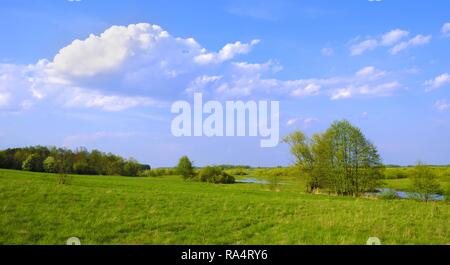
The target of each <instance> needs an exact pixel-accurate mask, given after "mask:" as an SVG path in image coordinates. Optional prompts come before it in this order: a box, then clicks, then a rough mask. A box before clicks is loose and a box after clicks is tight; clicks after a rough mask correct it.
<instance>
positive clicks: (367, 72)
mask: <svg viewBox="0 0 450 265" xmlns="http://www.w3.org/2000/svg"><path fill="white" fill-rule="evenodd" d="M385 75H386V72H385V71H380V70H377V69H376V68H375V67H373V66H367V67H364V68H362V69H361V70H359V71H358V72H356V76H357V77H359V78H368V79H370V80H376V79H379V78H381V77H383V76H385Z"/></svg>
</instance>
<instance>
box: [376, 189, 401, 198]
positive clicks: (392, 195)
mask: <svg viewBox="0 0 450 265" xmlns="http://www.w3.org/2000/svg"><path fill="white" fill-rule="evenodd" d="M380 198H381V199H384V200H395V199H400V196H398V194H397V192H395V191H394V190H387V191H384V192H383V193H381V196H380Z"/></svg>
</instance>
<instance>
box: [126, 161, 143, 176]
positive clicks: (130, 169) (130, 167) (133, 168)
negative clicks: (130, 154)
mask: <svg viewBox="0 0 450 265" xmlns="http://www.w3.org/2000/svg"><path fill="white" fill-rule="evenodd" d="M140 170H141V165H140V164H139V163H138V162H136V161H135V160H130V161H127V162H125V165H124V167H123V175H124V176H129V177H136V176H138V175H139V172H140Z"/></svg>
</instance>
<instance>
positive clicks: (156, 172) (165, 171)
mask: <svg viewBox="0 0 450 265" xmlns="http://www.w3.org/2000/svg"><path fill="white" fill-rule="evenodd" d="M176 174H177V170H176V169H173V168H156V169H151V170H145V171H143V172H142V176H144V177H162V176H173V175H176Z"/></svg>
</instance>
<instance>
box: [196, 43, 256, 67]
mask: <svg viewBox="0 0 450 265" xmlns="http://www.w3.org/2000/svg"><path fill="white" fill-rule="evenodd" d="M258 43H259V40H252V41H251V42H250V43H241V42H240V41H237V42H235V43H229V44H227V45H225V46H224V47H223V48H222V49H221V50H220V51H219V52H217V53H215V52H213V53H204V54H200V55H198V56H196V57H195V58H194V60H195V62H196V63H198V64H210V63H222V62H224V61H228V60H231V59H233V58H234V57H235V56H236V55H239V54H246V53H249V52H250V51H251V49H252V47H253V46H255V45H256V44H258Z"/></svg>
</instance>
